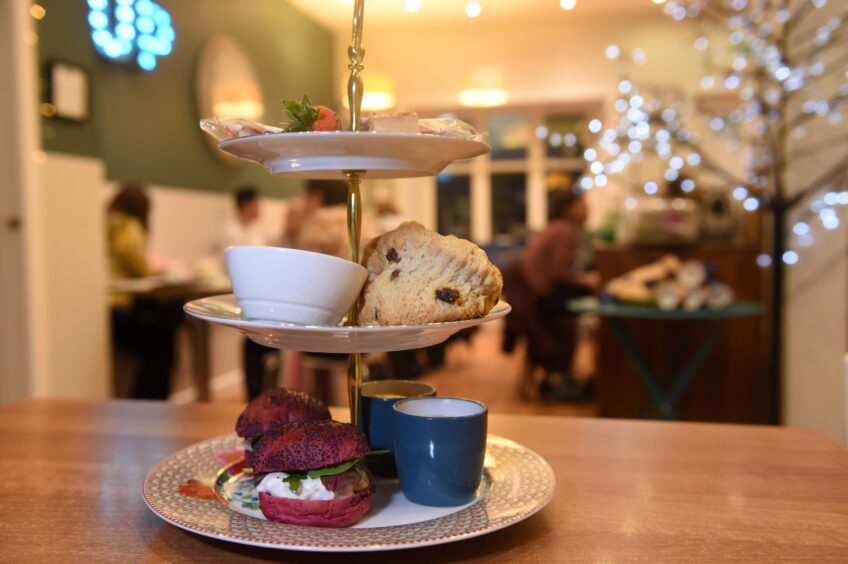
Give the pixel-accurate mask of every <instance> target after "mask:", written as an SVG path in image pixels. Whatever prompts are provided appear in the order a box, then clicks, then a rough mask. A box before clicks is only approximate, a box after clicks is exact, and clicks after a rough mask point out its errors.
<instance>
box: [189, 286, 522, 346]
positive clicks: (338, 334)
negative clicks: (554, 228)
mask: <svg viewBox="0 0 848 564" xmlns="http://www.w3.org/2000/svg"><path fill="white" fill-rule="evenodd" d="M183 309H185V311H186V313H188V314H189V315H193V316H194V317H197V318H199V319H203V320H204V321H208V322H210V323H216V324H218V325H226V326H228V327H235V328H236V329H239V330H241V331H242V332H243V333H244V334H245V335H247V336H248V337H250V339H252V340H253V341H256V342H257V343H259V344H260V345H265V346H266V347H273V348H277V349H287V350H292V351H308V352H323V353H354V352H358V353H369V352H385V351H402V350H407V349H418V348H422V347H429V346H432V345H437V344H439V343H442V342H444V341H445V340H446V339H447V338H448V337H450V336H451V335H453V334H454V333H456V332H457V331H459V330H460V329H465V328H466V327H473V326H474V325H480V324H481V323H485V322H487V321H492V320H493V319H498V318H501V317H503V316H505V315H506V314H508V313H509V312H510V311H511V310H512V308H511V307H510V305H509V304H508V303H506V302H498V303H497V304H496V305H495V307H493V308H492V311H490V312H489V314H488V315H487V316H485V317H478V318H477V319H466V320H464V321H449V322H447V323H427V324H425V325H394V326H391V327H345V326H341V325H340V326H313V325H294V324H291V323H280V322H275V321H256V320H248V319H244V318H243V317H242V314H241V309H239V306H238V302H236V299H235V296H233V295H232V294H225V295H221V296H212V297H210V298H203V299H200V300H194V301H192V302H189V303H187V304H186V305H185V307H184V308H183Z"/></svg>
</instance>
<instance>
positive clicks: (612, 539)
mask: <svg viewBox="0 0 848 564" xmlns="http://www.w3.org/2000/svg"><path fill="white" fill-rule="evenodd" d="M240 409H241V406H239V405H234V404H233V405H227V404H196V405H188V406H179V407H178V406H172V405H168V404H165V403H156V402H128V401H124V402H120V401H112V402H84V401H45V400H32V401H25V402H22V403H17V404H13V405H10V406H4V407H0V453H2V454H0V471H2V472H0V561H4V562H5V561H8V562H15V563H18V562H90V561H97V562H142V561H145V562H148V561H150V562H154V561H169V562H224V561H226V562H235V561H260V560H279V561H286V562H327V561H330V560H329V556H328V555H322V554H308V553H297V552H285V551H274V550H267V549H255V548H250V547H245V546H239V545H235V544H230V543H226V542H220V541H216V540H211V539H206V538H203V537H200V536H198V535H194V534H191V533H188V532H185V531H182V530H180V529H177V528H176V527H173V526H171V525H169V524H167V523H165V522H163V521H161V520H160V519H159V518H158V517H156V516H155V515H154V514H153V513H152V512H151V511H150V510H148V509H147V507H146V506H145V505H144V502H143V501H142V497H141V484H142V481H143V480H144V477H145V475H146V474H147V472H148V470H149V469H150V468H152V467H153V465H154V464H155V463H156V462H158V461H159V460H160V459H162V458H164V457H165V456H167V455H168V454H170V453H171V452H173V451H175V450H177V449H179V448H182V447H184V446H186V445H189V444H191V443H193V442H196V441H199V440H202V439H206V438H209V437H212V436H215V435H219V434H224V433H228V432H230V431H232V428H233V424H234V421H235V418H236V416H237V414H238V412H239V411H240ZM345 411H346V410H338V411H337V412H336V413H337V414H343V413H344V412H345ZM489 422H490V430H491V432H493V433H496V434H499V435H502V436H505V437H508V438H510V439H514V440H516V441H518V442H520V443H521V444H523V445H525V446H527V447H529V448H532V449H533V450H535V451H537V452H539V453H540V454H542V455H543V456H544V457H545V458H546V459H547V460H548V461H549V462H550V464H551V465H552V466H553V467H554V469H555V470H556V473H557V476H558V479H559V490H558V492H557V495H556V498H555V499H554V500H553V502H551V504H550V505H549V506H548V507H546V508H545V509H543V510H542V511H541V512H539V513H538V514H536V515H534V516H533V517H531V518H529V519H527V520H526V521H524V522H522V523H519V524H517V525H515V526H513V527H510V528H508V529H504V530H502V531H498V532H495V533H492V534H490V535H486V536H483V537H479V538H476V539H471V540H466V541H463V542H458V543H453V544H448V545H442V546H436V547H431V548H424V549H413V550H408V551H401V552H389V553H378V554H362V555H353V554H351V555H335V556H332V561H336V562H397V561H399V560H400V561H403V562H419V561H420V562H449V561H479V562H498V563H502V562H525V561H526V562H541V563H545V564H547V563H553V562H562V561H579V562H589V561H596V562H614V561H623V560H642V561H651V562H658V561H667V562H693V561H717V560H725V561H740V560H745V561H760V562H770V561H776V560H780V559H789V560H802V559H803V560H810V561H819V562H820V561H824V560H828V559H829V560H832V561H842V562H845V561H848V451H846V450H845V449H844V448H842V447H841V446H840V445H838V444H836V443H835V442H833V441H832V440H830V439H829V438H827V437H825V436H824V435H822V434H821V433H817V432H813V431H806V430H800V429H788V428H776V427H749V426H736V425H714V424H691V423H666V422H647V421H645V422H642V421H640V422H634V421H623V420H596V419H568V418H555V417H529V416H505V415H492V416H491V417H490V420H489Z"/></svg>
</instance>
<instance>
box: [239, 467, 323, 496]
mask: <svg viewBox="0 0 848 564" xmlns="http://www.w3.org/2000/svg"><path fill="white" fill-rule="evenodd" d="M287 477H288V474H286V473H285V472H271V473H270V474H268V475H267V476H265V477H264V478H262V481H261V482H259V485H258V486H256V491H257V492H258V493H263V492H264V493H267V494H270V495H272V496H274V497H285V498H288V499H303V500H308V501H314V500H328V499H333V497H335V496H334V495H333V492H331V491H329V490H328V489H327V488H325V487H324V483H323V482H322V481H321V478H306V479H303V480H301V481H300V487H299V488H298V490H297V493H295V492H293V491H292V490H291V488H290V487H289V484H288V482H284V481H283V480H284V479H286V478H287Z"/></svg>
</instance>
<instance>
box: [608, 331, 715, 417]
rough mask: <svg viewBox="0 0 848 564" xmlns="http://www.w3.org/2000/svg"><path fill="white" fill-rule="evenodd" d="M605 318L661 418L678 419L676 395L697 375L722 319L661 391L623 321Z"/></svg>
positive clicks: (678, 397) (710, 348) (713, 341)
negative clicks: (667, 386)
mask: <svg viewBox="0 0 848 564" xmlns="http://www.w3.org/2000/svg"><path fill="white" fill-rule="evenodd" d="M608 321H609V324H610V328H611V329H612V332H613V335H615V337H616V339H617V340H618V343H619V344H620V345H621V348H622V349H623V350H624V354H625V355H626V356H627V358H628V359H629V360H630V363H631V364H632V365H633V367H634V368H635V369H636V373H637V374H638V375H639V378H640V379H641V380H642V384H643V385H644V386H645V389H646V390H647V391H648V395H649V396H650V397H651V401H653V403H654V404H655V405H656V406H657V409H658V410H659V414H660V417H661V418H663V419H679V416H678V414H677V409H676V407H677V402H679V401H680V398H681V397H682V396H683V393H684V392H685V391H686V389H687V388H688V387H689V384H690V383H691V382H692V379H693V378H694V377H695V374H697V373H698V370H700V369H701V366H702V365H703V364H704V361H705V360H706V359H707V357H708V356H709V354H710V351H712V349H713V347H714V346H715V344H716V343H717V342H718V339H719V337H721V332H722V330H723V329H724V323H725V322H724V320H720V321H718V322H717V323H716V324H715V326H714V327H713V329H712V330H711V331H710V333H709V334H708V335H707V338H706V340H704V342H703V343H702V344H701V346H700V347H698V349H697V350H696V351H695V354H694V355H693V357H692V360H690V361H689V363H688V364H687V365H686V366H685V367H684V368H683V370H682V371H681V372H680V373H679V374H678V375H677V376H676V377H675V378H674V379H673V382H674V383H673V384H672V387H671V390H670V391H669V392H668V393H666V392H665V391H663V389H662V388H661V387H660V385H659V383H658V382H657V378H656V376H654V373H653V372H651V369H650V368H648V365H647V364H646V363H645V360H644V359H643V358H642V355H641V354H639V350H638V349H637V348H636V344H635V343H634V342H633V339H632V338H631V336H630V334H629V333H628V332H627V329H625V328H624V322H623V321H622V320H621V319H618V318H615V317H611V318H608Z"/></svg>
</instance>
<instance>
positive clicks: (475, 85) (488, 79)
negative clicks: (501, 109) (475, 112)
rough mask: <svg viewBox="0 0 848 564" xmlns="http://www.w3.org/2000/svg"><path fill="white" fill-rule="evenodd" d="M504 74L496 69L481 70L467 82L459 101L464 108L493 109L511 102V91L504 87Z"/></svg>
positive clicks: (477, 70) (471, 75) (473, 73)
mask: <svg viewBox="0 0 848 564" xmlns="http://www.w3.org/2000/svg"><path fill="white" fill-rule="evenodd" d="M504 82H505V81H504V76H503V73H502V72H501V71H500V70H498V69H496V68H479V69H476V70H475V71H473V72H472V73H471V74H470V75H469V76H468V77H467V78H466V80H465V87H464V88H463V89H462V90H461V91H460V93H459V96H458V99H459V103H460V104H461V105H463V106H470V107H475V108H491V107H494V106H503V105H504V104H506V103H507V102H509V90H507V89H506V87H505V86H504Z"/></svg>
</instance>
